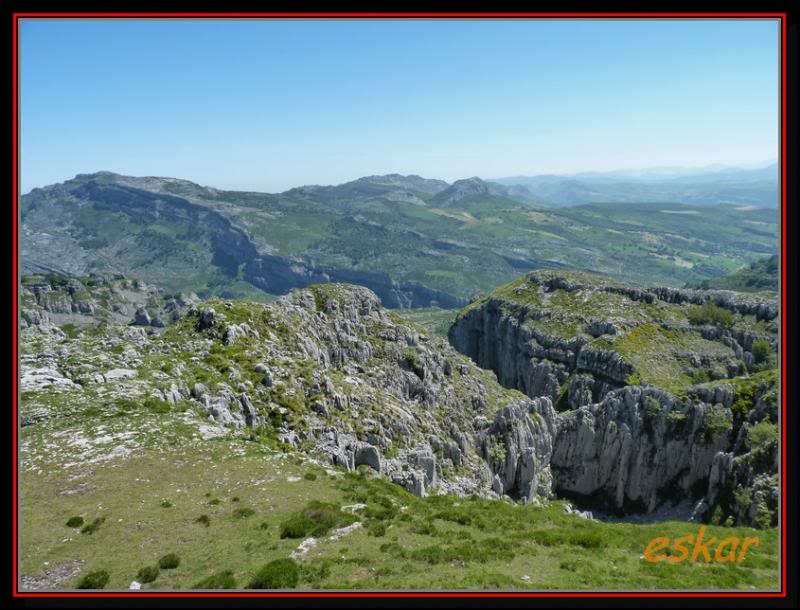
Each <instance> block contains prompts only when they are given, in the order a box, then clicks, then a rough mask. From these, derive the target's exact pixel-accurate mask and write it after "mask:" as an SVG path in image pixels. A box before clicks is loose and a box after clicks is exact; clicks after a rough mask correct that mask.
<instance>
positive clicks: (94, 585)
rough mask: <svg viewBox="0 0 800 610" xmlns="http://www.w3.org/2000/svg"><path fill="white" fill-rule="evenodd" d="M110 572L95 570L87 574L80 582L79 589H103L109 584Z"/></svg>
mask: <svg viewBox="0 0 800 610" xmlns="http://www.w3.org/2000/svg"><path fill="white" fill-rule="evenodd" d="M108 578H109V576H108V572H106V571H105V570H95V571H94V572H89V573H88V574H85V575H84V576H83V577H82V578H81V579H80V580H79V581H78V586H77V588H78V589H102V588H103V587H105V586H106V584H107V583H108Z"/></svg>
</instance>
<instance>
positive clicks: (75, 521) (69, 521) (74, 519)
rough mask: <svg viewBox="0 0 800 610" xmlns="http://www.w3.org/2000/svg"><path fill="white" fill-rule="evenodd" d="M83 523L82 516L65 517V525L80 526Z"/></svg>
mask: <svg viewBox="0 0 800 610" xmlns="http://www.w3.org/2000/svg"><path fill="white" fill-rule="evenodd" d="M81 525H83V517H77V516H76V517H70V518H69V519H67V527H80V526H81Z"/></svg>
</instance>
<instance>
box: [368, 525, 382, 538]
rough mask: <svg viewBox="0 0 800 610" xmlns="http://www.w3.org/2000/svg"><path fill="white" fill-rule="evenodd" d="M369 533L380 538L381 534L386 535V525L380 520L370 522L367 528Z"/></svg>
mask: <svg viewBox="0 0 800 610" xmlns="http://www.w3.org/2000/svg"><path fill="white" fill-rule="evenodd" d="M367 533H368V534H369V535H370V536H375V537H376V538H380V537H381V536H385V535H386V526H385V525H384V524H383V523H381V522H380V521H373V522H372V523H370V524H369V527H368V528H367Z"/></svg>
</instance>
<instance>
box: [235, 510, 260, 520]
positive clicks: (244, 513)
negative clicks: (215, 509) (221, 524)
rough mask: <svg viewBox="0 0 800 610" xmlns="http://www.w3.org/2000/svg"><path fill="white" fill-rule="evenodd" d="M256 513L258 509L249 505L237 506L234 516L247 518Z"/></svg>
mask: <svg viewBox="0 0 800 610" xmlns="http://www.w3.org/2000/svg"><path fill="white" fill-rule="evenodd" d="M255 514H256V511H254V510H253V509H252V508H247V507H242V508H237V509H236V510H234V511H233V516H234V517H235V518H236V519H246V518H247V517H252V516H253V515H255Z"/></svg>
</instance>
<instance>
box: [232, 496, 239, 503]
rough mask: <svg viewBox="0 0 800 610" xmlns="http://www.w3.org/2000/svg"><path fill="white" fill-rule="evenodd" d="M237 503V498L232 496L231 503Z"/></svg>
mask: <svg viewBox="0 0 800 610" xmlns="http://www.w3.org/2000/svg"><path fill="white" fill-rule="evenodd" d="M238 501H239V496H233V497H232V498H231V502H238Z"/></svg>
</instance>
